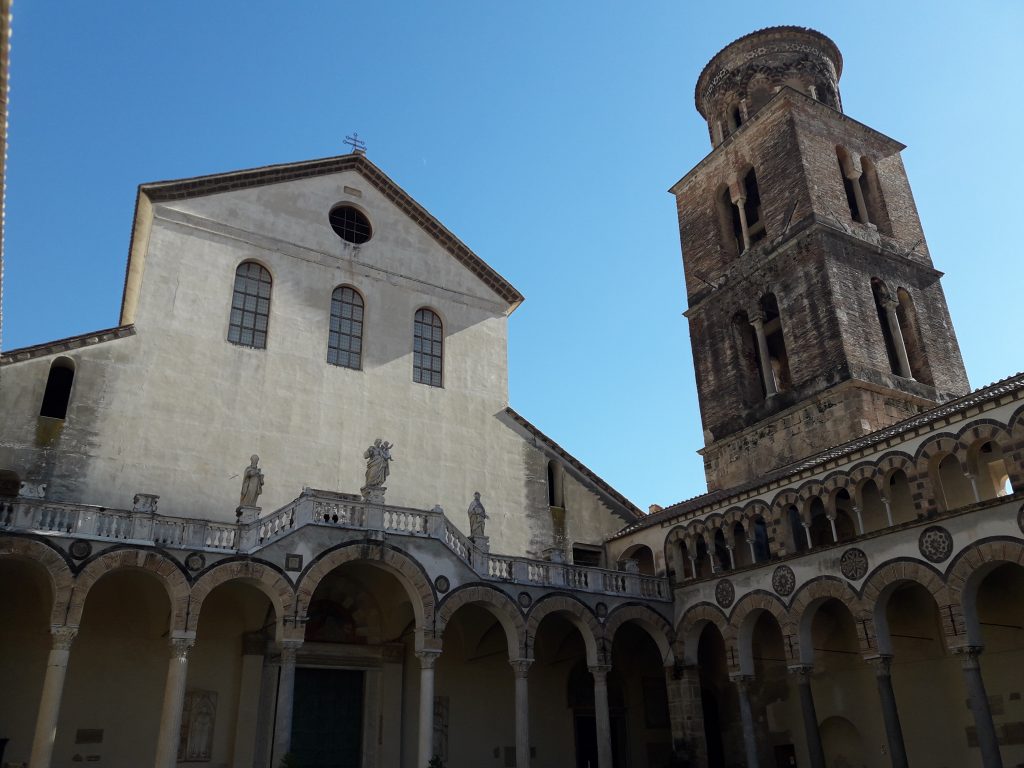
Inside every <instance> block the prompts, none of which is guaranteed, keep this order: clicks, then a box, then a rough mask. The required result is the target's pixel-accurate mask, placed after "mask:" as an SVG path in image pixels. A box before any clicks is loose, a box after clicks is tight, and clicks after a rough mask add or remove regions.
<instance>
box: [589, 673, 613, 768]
mask: <svg viewBox="0 0 1024 768" xmlns="http://www.w3.org/2000/svg"><path fill="white" fill-rule="evenodd" d="M588 669H590V674H591V675H593V676H594V720H595V723H596V725H597V768H612V722H611V717H610V716H609V714H608V672H609V670H611V665H608V664H596V665H594V666H592V667H588Z"/></svg>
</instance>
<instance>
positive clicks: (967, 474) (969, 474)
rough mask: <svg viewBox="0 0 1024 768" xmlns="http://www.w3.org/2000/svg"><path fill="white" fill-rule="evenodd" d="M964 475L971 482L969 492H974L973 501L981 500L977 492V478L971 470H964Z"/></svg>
mask: <svg viewBox="0 0 1024 768" xmlns="http://www.w3.org/2000/svg"><path fill="white" fill-rule="evenodd" d="M964 477H966V478H967V482H969V483H970V484H971V493H972V494H974V501H975V502H979V501H981V494H980V493H978V478H977V477H976V476H975V475H974V474H973V473H972V472H964Z"/></svg>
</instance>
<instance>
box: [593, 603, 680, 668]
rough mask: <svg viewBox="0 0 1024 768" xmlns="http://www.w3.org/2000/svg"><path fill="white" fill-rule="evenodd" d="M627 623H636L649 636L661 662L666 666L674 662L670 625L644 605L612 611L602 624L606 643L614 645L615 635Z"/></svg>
mask: <svg viewBox="0 0 1024 768" xmlns="http://www.w3.org/2000/svg"><path fill="white" fill-rule="evenodd" d="M629 622H636V623H637V624H639V625H640V626H642V627H643V628H644V629H645V630H646V631H647V632H648V634H650V636H651V639H652V640H654V642H655V643H657V645H658V648H659V649H660V650H661V652H662V656H663V661H664V662H665V663H666V664H672V663H673V662H674V652H673V645H674V641H675V632H673V631H672V625H671V624H669V623H668V622H667V621H666V620H665V617H664V616H662V615H661V614H660V613H657V612H656V611H654V610H652V609H651V608H648V607H647V606H645V605H631V604H628V605H623V606H620V607H619V608H616V609H615V610H614V611H612V612H611V614H610V615H609V616H608V618H607V619H606V620H605V624H604V634H605V637H606V638H607V640H608V642H609V643H614V642H615V633H616V632H618V631H619V628H620V627H622V625H623V624H628V623H629Z"/></svg>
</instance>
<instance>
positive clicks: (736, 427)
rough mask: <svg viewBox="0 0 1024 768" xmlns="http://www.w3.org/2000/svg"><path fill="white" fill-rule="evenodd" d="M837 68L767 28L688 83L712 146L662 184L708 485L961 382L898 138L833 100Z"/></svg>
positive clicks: (920, 406) (800, 37)
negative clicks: (677, 252)
mask: <svg viewBox="0 0 1024 768" xmlns="http://www.w3.org/2000/svg"><path fill="white" fill-rule="evenodd" d="M841 73H842V56H841V55H840V53H839V49H838V48H837V47H836V45H835V43H833V42H832V41H831V40H830V39H829V38H827V37H825V36H824V35H822V34H821V33H819V32H815V31H814V30H810V29H803V28H799V27H774V28H770V29H764V30H761V31H759V32H754V33H753V34H750V35H747V36H745V37H742V38H740V39H739V40H736V41H735V42H733V43H731V44H730V45H728V46H726V47H725V48H724V49H723V50H722V51H720V52H719V53H718V54H717V55H716V56H715V57H714V58H713V59H712V60H711V61H710V62H709V63H708V65H707V66H706V67H705V68H704V71H703V72H702V73H701V75H700V78H699V80H698V81H697V89H696V103H697V111H698V112H700V114H701V115H702V116H703V117H704V118H705V119H706V120H707V123H708V131H709V134H710V137H711V144H712V147H713V149H712V151H711V153H710V154H708V155H707V156H706V157H705V158H704V159H703V160H702V161H701V162H700V163H698V165H697V166H696V167H695V168H694V169H693V170H691V171H690V172H689V173H688V174H686V175H685V176H684V177H683V178H682V179H681V180H680V181H679V182H678V183H677V184H676V185H675V186H673V187H672V189H671V192H672V193H673V194H674V195H675V196H676V203H677V208H678V212H679V233H680V238H681V240H682V246H683V262H684V268H685V274H686V294H687V303H688V309H687V311H686V316H687V317H688V319H689V322H690V339H691V342H692V345H693V359H694V367H695V369H696V374H697V392H698V396H699V399H700V409H701V419H702V422H703V426H704V436H705V447H704V449H703V451H702V454H703V456H704V466H705V473H706V475H707V480H708V487H709V489H710V490H714V489H718V488H728V487H731V486H735V485H737V484H739V483H743V482H745V481H747V480H750V479H752V478H754V477H759V476H763V475H764V473H765V472H767V471H770V470H772V469H775V468H778V467H782V466H785V465H787V464H790V463H792V462H795V461H798V460H800V459H802V458H805V457H807V456H810V455H812V454H815V453H818V452H820V451H823V450H826V449H828V448H830V447H832V446H835V445H838V444H841V443H845V442H847V441H849V440H852V439H854V438H856V437H859V436H861V435H864V434H866V433H869V432H873V431H875V430H878V429H881V428H884V427H886V426H888V425H890V424H893V423H895V422H898V421H901V420H903V419H905V418H908V417H910V416H912V415H914V414H916V413H919V412H920V411H922V410H925V409H928V408H930V407H932V406H934V405H935V404H936V403H940V402H943V401H945V400H948V399H950V398H953V397H957V396H959V395H962V394H964V393H965V392H967V390H968V382H967V375H966V373H965V371H964V365H963V360H962V359H961V356H960V348H959V346H958V345H957V341H956V336H955V334H954V331H953V326H952V323H951V322H950V318H949V311H948V309H947V307H946V300H945V296H944V295H943V292H942V287H941V285H940V284H939V278H940V277H941V273H940V272H938V271H937V270H936V269H935V268H934V267H933V266H932V262H931V258H930V256H929V253H928V246H927V244H926V243H925V239H924V233H923V232H922V230H921V222H920V220H919V218H918V215H917V209H916V207H915V205H914V199H913V195H912V194H911V191H910V185H909V183H908V181H907V176H906V172H905V170H904V168H903V163H902V161H901V159H900V151H901V150H902V149H903V145H902V144H900V143H899V142H897V141H894V140H893V139H891V138H889V137H888V136H885V135H884V134H882V133H879V132H878V131H876V130H874V129H872V128H869V127H867V126H866V125H863V124H862V123H859V122H857V121H856V120H854V119H852V118H850V117H847V116H846V115H845V114H843V111H842V101H841V98H840V94H839V77H840V75H841Z"/></svg>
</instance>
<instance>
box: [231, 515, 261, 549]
mask: <svg viewBox="0 0 1024 768" xmlns="http://www.w3.org/2000/svg"><path fill="white" fill-rule="evenodd" d="M262 511H263V508H262V507H238V508H236V509H235V517H236V518H237V519H238V549H239V550H240V551H242V552H245V551H247V550H249V549H251V548H252V547H255V546H256V545H257V544H258V543H259V537H260V532H259V526H257V525H256V523H257V521H258V520H259V519H260V512H262Z"/></svg>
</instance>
